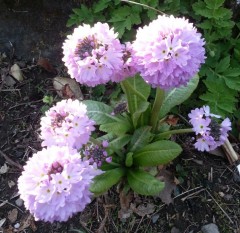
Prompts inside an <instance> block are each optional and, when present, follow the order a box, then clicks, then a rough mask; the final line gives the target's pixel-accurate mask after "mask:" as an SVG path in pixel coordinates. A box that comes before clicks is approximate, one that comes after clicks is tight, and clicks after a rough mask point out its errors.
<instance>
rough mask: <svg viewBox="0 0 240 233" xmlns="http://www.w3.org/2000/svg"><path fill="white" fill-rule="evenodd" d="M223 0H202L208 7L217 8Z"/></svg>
mask: <svg viewBox="0 0 240 233" xmlns="http://www.w3.org/2000/svg"><path fill="white" fill-rule="evenodd" d="M224 1H225V0H204V2H205V3H206V4H207V7H208V8H209V9H218V8H219V7H221V6H222V5H223V3H224Z"/></svg>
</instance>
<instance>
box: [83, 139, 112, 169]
mask: <svg viewBox="0 0 240 233" xmlns="http://www.w3.org/2000/svg"><path fill="white" fill-rule="evenodd" d="M107 147H108V142H107V141H103V142H102V144H101V145H95V144H92V143H91V144H90V143H89V144H87V145H85V146H84V149H83V152H82V153H83V155H84V159H87V160H88V161H89V162H90V164H96V165H97V166H98V167H101V166H102V164H103V162H107V163H111V162H112V157H110V156H108V153H107V151H106V148H107Z"/></svg>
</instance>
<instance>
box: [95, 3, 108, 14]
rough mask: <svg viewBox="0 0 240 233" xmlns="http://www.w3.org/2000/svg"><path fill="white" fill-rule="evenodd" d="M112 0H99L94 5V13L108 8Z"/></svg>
mask: <svg viewBox="0 0 240 233" xmlns="http://www.w3.org/2000/svg"><path fill="white" fill-rule="evenodd" d="M109 2H111V0H101V1H98V2H97V3H96V4H95V5H94V13H98V12H100V11H103V10H104V9H106V8H108V7H109V5H110V3H109Z"/></svg>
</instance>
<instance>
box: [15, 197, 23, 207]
mask: <svg viewBox="0 0 240 233" xmlns="http://www.w3.org/2000/svg"><path fill="white" fill-rule="evenodd" d="M15 204H16V205H17V206H19V207H21V206H22V205H23V200H22V199H21V198H18V199H17V200H16V201H15Z"/></svg>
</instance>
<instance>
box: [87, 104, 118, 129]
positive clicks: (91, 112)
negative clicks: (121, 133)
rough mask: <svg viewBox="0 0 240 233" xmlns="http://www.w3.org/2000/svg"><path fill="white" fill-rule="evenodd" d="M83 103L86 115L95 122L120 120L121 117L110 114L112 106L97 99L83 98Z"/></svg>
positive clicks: (105, 122) (104, 122) (103, 122)
mask: <svg viewBox="0 0 240 233" xmlns="http://www.w3.org/2000/svg"><path fill="white" fill-rule="evenodd" d="M83 103H84V104H86V105H87V115H88V117H89V118H90V119H92V120H94V121H95V122H96V124H98V125H100V124H107V123H112V122H121V119H122V117H121V118H120V116H119V117H116V116H112V115H111V113H112V112H113V108H112V107H110V106H108V105H106V104H104V103H102V102H98V101H93V100H85V101H83Z"/></svg>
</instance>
